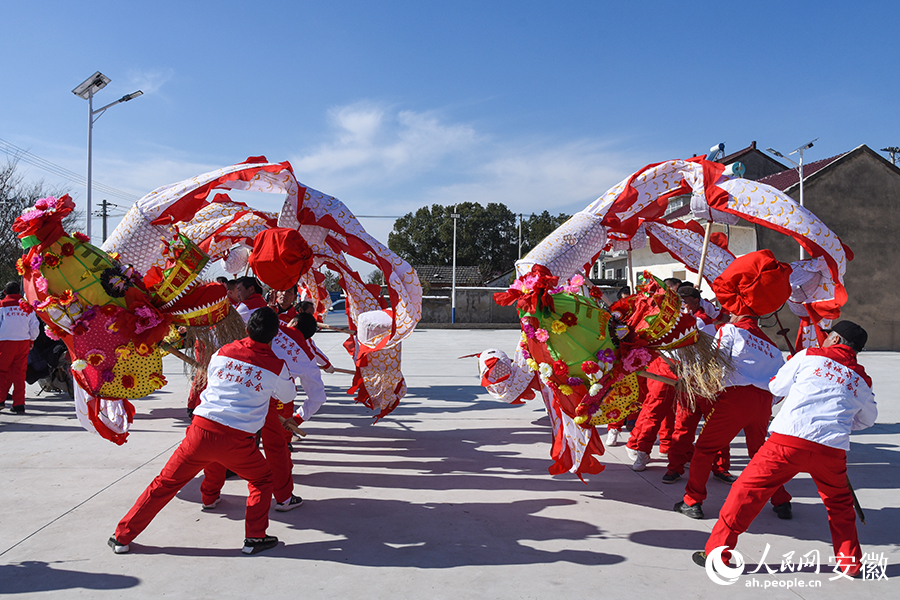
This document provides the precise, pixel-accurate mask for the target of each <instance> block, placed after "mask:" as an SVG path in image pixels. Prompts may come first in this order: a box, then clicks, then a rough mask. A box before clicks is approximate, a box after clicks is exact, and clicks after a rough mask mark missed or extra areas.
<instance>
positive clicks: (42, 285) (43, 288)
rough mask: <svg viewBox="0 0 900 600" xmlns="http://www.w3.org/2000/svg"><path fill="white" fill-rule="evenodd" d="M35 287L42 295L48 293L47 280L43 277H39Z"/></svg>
mask: <svg viewBox="0 0 900 600" xmlns="http://www.w3.org/2000/svg"><path fill="white" fill-rule="evenodd" d="M34 287H36V288H37V289H38V291H39V292H41V293H42V294H46V293H47V280H46V279H44V278H43V277H38V278H37V279H36V280H35V282H34Z"/></svg>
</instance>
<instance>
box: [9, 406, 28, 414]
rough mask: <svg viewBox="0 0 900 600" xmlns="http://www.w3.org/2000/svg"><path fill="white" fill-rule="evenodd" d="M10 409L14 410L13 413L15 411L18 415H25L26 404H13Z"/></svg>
mask: <svg viewBox="0 0 900 600" xmlns="http://www.w3.org/2000/svg"><path fill="white" fill-rule="evenodd" d="M10 410H11V411H13V413H15V414H17V415H24V414H25V405H24V404H20V405H19V406H13V407H12V408H11V409H10Z"/></svg>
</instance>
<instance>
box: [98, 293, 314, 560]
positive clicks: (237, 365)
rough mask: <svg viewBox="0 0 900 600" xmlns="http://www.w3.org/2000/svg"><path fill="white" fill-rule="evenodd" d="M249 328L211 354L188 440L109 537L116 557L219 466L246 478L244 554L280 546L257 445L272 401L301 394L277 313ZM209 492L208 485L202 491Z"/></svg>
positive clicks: (264, 312) (262, 313) (263, 314)
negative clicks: (271, 528)
mask: <svg viewBox="0 0 900 600" xmlns="http://www.w3.org/2000/svg"><path fill="white" fill-rule="evenodd" d="M247 331H248V334H249V337H247V338H244V339H241V340H238V341H236V342H232V343H230V344H227V345H225V346H223V347H222V348H220V349H219V351H218V352H216V353H215V354H214V355H213V357H212V358H211V359H210V362H209V369H208V382H209V383H208V385H207V387H206V389H205V390H204V391H203V393H202V394H201V397H200V405H199V406H198V407H197V408H196V409H195V410H194V417H193V420H192V421H191V425H190V426H189V427H188V429H187V432H186V434H185V437H184V441H183V442H181V445H180V446H178V449H177V450H175V453H174V454H172V457H171V458H169V461H168V462H167V463H166V466H165V467H163V470H162V471H161V472H160V474H159V475H158V476H157V477H156V479H154V480H153V482H152V483H151V484H150V486H149V487H147V489H146V490H144V493H143V494H141V496H140V497H139V498H138V499H137V502H135V504H134V506H133V507H132V508H131V510H130V511H128V514H127V515H125V517H124V518H123V519H122V520H121V521H120V522H119V525H118V526H117V527H116V531H115V534H114V535H113V536H112V537H111V538H109V545H110V547H111V548H112V549H113V551H114V552H115V553H116V554H122V553H125V552H128V551H129V544H130V543H131V541H132V540H134V538H135V537H137V536H138V534H140V533H141V532H142V531H143V530H144V529H145V528H146V527H147V526H148V525H149V524H150V522H151V521H152V520H153V517H155V516H156V514H157V513H158V512H159V511H160V510H162V509H163V507H164V506H165V505H166V504H168V502H169V501H170V500H171V499H172V498H173V497H174V496H175V494H176V493H178V490H180V489H181V488H182V487H184V486H185V485H186V484H187V483H188V482H189V481H190V480H191V479H193V478H194V476H195V475H196V474H197V473H199V472H200V470H201V469H203V468H204V467H207V466H208V465H211V464H218V463H221V464H222V465H224V467H223V468H228V469H231V470H232V471H234V472H235V473H237V474H238V475H239V476H240V477H241V478H242V479H245V480H246V481H247V486H248V489H249V495H248V496H247V512H246V517H245V521H244V527H245V535H246V537H245V539H244V547H243V549H242V552H243V553H244V554H255V553H257V552H262V551H263V550H267V549H269V548H273V547H275V546H276V545H277V544H278V539H277V538H275V537H274V536H267V535H266V528H267V527H268V525H269V504H270V502H271V500H272V471H271V469H269V465H268V463H267V461H266V459H265V458H263V456H262V454H261V453H260V452H259V449H258V448H257V447H256V432H257V431H259V430H260V428H262V426H263V423H264V422H265V420H266V416H267V415H268V413H269V404H270V399H271V398H276V399H278V400H279V401H281V402H290V401H291V400H293V398H294V395H295V394H296V393H297V391H296V388H295V386H294V381H293V379H291V377H290V374H289V373H288V370H287V367H286V366H285V364H284V361H283V360H281V359H279V358H278V357H277V356H275V353H274V352H272V348H271V346H270V344H271V343H272V339H273V338H274V337H275V334H276V333H277V332H278V315H276V314H275V312H274V311H273V310H272V309H270V308H265V309H261V310H259V311H256V312H255V313H254V314H253V316H251V317H250V321H249V322H248V324H247ZM207 492H208V490H205V489H204V488H203V486H202V485H201V493H203V494H204V495H206V494H207ZM208 503H209V504H213V505H214V504H216V503H218V496H216V497H215V498H209V497H205V498H204V504H208Z"/></svg>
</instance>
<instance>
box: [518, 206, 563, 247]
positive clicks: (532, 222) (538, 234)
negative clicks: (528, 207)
mask: <svg viewBox="0 0 900 600" xmlns="http://www.w3.org/2000/svg"><path fill="white" fill-rule="evenodd" d="M570 217H571V215H567V214H565V213H559V214H558V215H556V216H555V217H554V216H553V215H551V214H550V213H549V212H547V211H546V210H545V211H544V212H542V213H540V214H532V215H529V216H528V217H527V218H524V217H523V219H522V256H525V255H526V254H528V252H529V251H531V249H532V248H534V247H535V246H537V245H538V244H540V243H541V241H542V240H543V239H544V238H545V237H547V236H548V235H550V234H551V233H553V232H554V231H556V230H557V229H558V228H559V226H560V225H562V224H563V223H565V222H566V221H568V220H569V218H570Z"/></svg>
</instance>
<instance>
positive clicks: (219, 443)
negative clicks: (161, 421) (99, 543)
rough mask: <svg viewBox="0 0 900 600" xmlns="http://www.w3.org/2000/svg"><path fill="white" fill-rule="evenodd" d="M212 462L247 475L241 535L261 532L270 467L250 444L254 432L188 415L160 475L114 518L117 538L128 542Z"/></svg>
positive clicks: (266, 511) (265, 521)
mask: <svg viewBox="0 0 900 600" xmlns="http://www.w3.org/2000/svg"><path fill="white" fill-rule="evenodd" d="M216 461H221V462H222V463H223V464H224V465H225V466H226V467H227V468H229V469H231V470H232V471H234V472H235V473H237V474H238V475H240V476H241V477H242V478H243V479H246V480H247V488H248V490H249V495H248V496H247V512H246V513H245V515H244V531H245V537H248V538H258V537H265V535H266V528H267V527H268V526H269V503H270V502H271V500H272V472H271V471H270V470H269V466H268V465H267V464H266V460H265V459H264V458H263V456H262V454H260V452H259V450H258V449H257V448H256V437H255V436H254V435H253V434H250V433H246V432H244V431H238V430H237V429H232V428H231V427H226V426H225V425H220V424H219V423H215V422H213V421H210V420H208V419H204V418H203V417H199V416H198V417H194V419H193V421H192V422H191V425H190V427H188V429H187V433H186V434H185V436H184V441H182V442H181V445H180V446H178V448H177V449H176V450H175V452H174V453H173V454H172V457H171V458H169V462H167V463H166V466H165V467H163V470H162V471H161V472H160V474H159V475H157V476H156V479H154V480H153V482H152V483H151V484H150V485H149V486H148V487H147V489H146V490H144V493H143V494H141V495H140V497H139V498H138V499H137V502H135V503H134V506H132V507H131V510H130V511H128V514H127V515H125V517H124V518H123V519H122V520H121V521H119V525H118V526H117V527H116V539H117V540H118V541H119V543H121V544H129V543H131V541H132V540H133V539H134V538H136V537H137V536H138V534H140V533H141V532H142V531H143V530H144V529H146V528H147V525H149V524H150V521H152V520H153V517H155V516H156V514H157V513H158V512H159V511H161V510H162V509H163V507H164V506H165V505H166V504H168V503H169V500H171V499H172V498H174V497H175V494H176V493H178V490H180V489H181V488H183V487H184V486H185V485H186V484H187V483H188V482H189V481H190V480H191V479H193V478H194V476H195V475H196V474H197V473H199V472H200V470H201V469H203V468H204V467H206V466H207V465H209V464H210V463H213V462H216Z"/></svg>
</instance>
